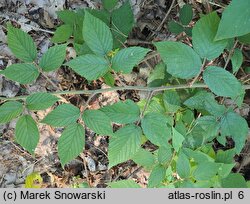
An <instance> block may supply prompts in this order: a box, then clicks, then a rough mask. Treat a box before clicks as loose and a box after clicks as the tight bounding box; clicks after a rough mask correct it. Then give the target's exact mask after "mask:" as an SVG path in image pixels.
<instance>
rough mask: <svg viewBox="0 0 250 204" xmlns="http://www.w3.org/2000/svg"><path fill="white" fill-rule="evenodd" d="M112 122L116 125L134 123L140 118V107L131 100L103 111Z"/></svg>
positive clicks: (105, 108) (107, 107)
mask: <svg viewBox="0 0 250 204" xmlns="http://www.w3.org/2000/svg"><path fill="white" fill-rule="evenodd" d="M101 111H103V112H104V113H105V114H106V115H107V116H108V117H109V118H110V119H111V121H112V122H116V123H121V124H122V123H133V122H135V121H136V120H138V119H139V117H140V109H139V107H138V106H137V105H136V104H135V103H134V102H133V101H131V100H126V101H125V102H121V101H120V102H118V103H115V104H113V105H111V106H106V107H104V108H102V109H101Z"/></svg>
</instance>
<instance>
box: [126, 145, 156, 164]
mask: <svg viewBox="0 0 250 204" xmlns="http://www.w3.org/2000/svg"><path fill="white" fill-rule="evenodd" d="M131 159H132V160H133V161H134V162H135V163H136V164H138V165H141V166H143V167H144V168H146V169H149V168H151V167H152V166H153V165H154V163H155V158H154V155H153V154H152V153H151V152H149V151H147V150H145V149H143V148H140V149H139V150H138V151H137V152H136V153H135V154H134V155H133V156H132V158H131Z"/></svg>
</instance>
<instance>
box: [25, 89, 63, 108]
mask: <svg viewBox="0 0 250 204" xmlns="http://www.w3.org/2000/svg"><path fill="white" fill-rule="evenodd" d="M58 100H59V98H57V97H56V96H54V95H52V94H50V93H34V94H31V95H29V96H28V97H27V99H26V107H27V108H28V109H29V110H45V109H47V108H49V107H51V106H52V105H53V104H54V103H55V102H56V101H58Z"/></svg>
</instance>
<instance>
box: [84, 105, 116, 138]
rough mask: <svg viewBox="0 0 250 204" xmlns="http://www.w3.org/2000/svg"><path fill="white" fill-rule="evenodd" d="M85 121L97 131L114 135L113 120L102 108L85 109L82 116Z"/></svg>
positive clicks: (101, 133)
mask: <svg viewBox="0 0 250 204" xmlns="http://www.w3.org/2000/svg"><path fill="white" fill-rule="evenodd" d="M82 119H83V121H84V123H85V124H86V125H87V126H88V127H89V128H90V129H91V130H93V131H94V132H95V133H97V134H100V135H109V136H110V135H113V129H112V126H111V120H110V119H109V117H108V116H107V115H106V114H105V113H103V112H102V111H100V110H85V111H84V113H83V116H82Z"/></svg>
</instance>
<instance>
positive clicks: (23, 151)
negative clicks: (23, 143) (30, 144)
mask: <svg viewBox="0 0 250 204" xmlns="http://www.w3.org/2000/svg"><path fill="white" fill-rule="evenodd" d="M10 143H11V144H12V145H13V146H14V147H15V148H16V149H18V150H19V151H21V152H22V153H24V154H26V155H28V156H29V157H31V158H32V159H34V157H33V156H32V155H31V154H30V153H28V152H26V151H25V150H22V149H21V148H20V147H18V146H17V145H16V144H15V143H14V142H11V141H10Z"/></svg>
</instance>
